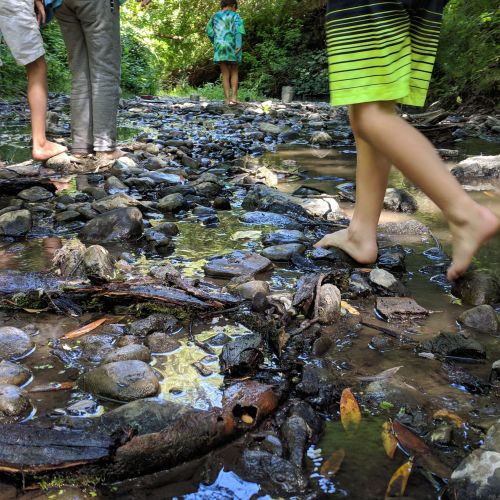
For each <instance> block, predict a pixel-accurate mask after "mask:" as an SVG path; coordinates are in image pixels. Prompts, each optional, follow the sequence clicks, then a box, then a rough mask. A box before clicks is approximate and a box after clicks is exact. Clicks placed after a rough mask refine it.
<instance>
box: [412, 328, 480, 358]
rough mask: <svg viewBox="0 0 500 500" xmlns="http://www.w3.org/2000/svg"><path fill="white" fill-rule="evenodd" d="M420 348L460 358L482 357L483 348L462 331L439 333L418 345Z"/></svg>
mask: <svg viewBox="0 0 500 500" xmlns="http://www.w3.org/2000/svg"><path fill="white" fill-rule="evenodd" d="M420 350H422V351H424V352H433V353H434V354H440V355H441V356H456V357H460V358H473V359H484V358H486V350H485V348H484V347H483V346H482V345H481V344H480V343H479V342H478V341H477V340H474V339H472V338H469V337H466V336H465V335H464V334H462V333H440V334H439V335H437V336H436V337H434V338H433V339H431V340H428V341H427V342H424V343H422V344H421V345H420Z"/></svg>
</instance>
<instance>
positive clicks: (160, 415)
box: [97, 399, 188, 435]
mask: <svg viewBox="0 0 500 500" xmlns="http://www.w3.org/2000/svg"><path fill="white" fill-rule="evenodd" d="M187 411H188V407H187V406H184V405H178V404H176V403H172V402H171V401H162V400H156V399H142V400H140V401H133V402H131V403H127V404H125V405H123V406H120V407H119V408H117V409H115V410H112V411H110V412H107V413H105V414H104V415H103V416H102V417H101V418H100V421H99V422H98V423H97V428H98V429H99V430H100V431H101V432H105V433H107V434H112V433H114V432H116V431H118V430H122V429H126V430H128V429H130V430H133V431H136V432H137V434H138V435H142V434H151V433H153V432H160V431H162V430H163V429H165V428H167V427H168V426H169V425H170V424H171V423H173V422H175V421H176V420H177V419H178V418H179V417H180V416H182V415H183V414H184V413H186V412H187Z"/></svg>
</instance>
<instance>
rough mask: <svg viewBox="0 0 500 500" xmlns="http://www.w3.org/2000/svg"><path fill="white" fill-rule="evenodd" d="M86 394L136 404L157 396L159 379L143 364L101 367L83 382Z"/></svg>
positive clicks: (89, 373)
mask: <svg viewBox="0 0 500 500" xmlns="http://www.w3.org/2000/svg"><path fill="white" fill-rule="evenodd" d="M78 383H79V386H80V388H81V389H82V390H83V391H87V392H90V393H92V394H95V395H96V396H99V397H104V398H108V399H112V400H115V401H135V400H136V399H143V398H148V397H152V396H156V395H157V394H158V392H159V391H160V384H159V382H158V377H157V376H156V374H155V372H154V371H153V369H152V368H151V367H150V366H149V365H148V364H146V363H144V362H143V361H116V362H113V363H108V364H105V365H101V366H99V367H97V368H95V369H93V370H91V371H90V372H88V373H85V374H84V375H83V376H82V377H81V378H80V379H79V382H78Z"/></svg>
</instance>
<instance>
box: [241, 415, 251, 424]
mask: <svg viewBox="0 0 500 500" xmlns="http://www.w3.org/2000/svg"><path fill="white" fill-rule="evenodd" d="M241 420H242V422H244V423H245V424H253V418H252V417H251V416H250V415H246V414H245V415H242V416H241Z"/></svg>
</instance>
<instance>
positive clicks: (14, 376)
mask: <svg viewBox="0 0 500 500" xmlns="http://www.w3.org/2000/svg"><path fill="white" fill-rule="evenodd" d="M30 377H31V372H30V371H29V370H28V368H25V367H24V366H21V365H18V364H16V363H11V362H10V361H6V360H5V359H4V360H3V361H0V385H3V384H7V385H23V384H25V383H26V382H27V381H28V380H29V379H30Z"/></svg>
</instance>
